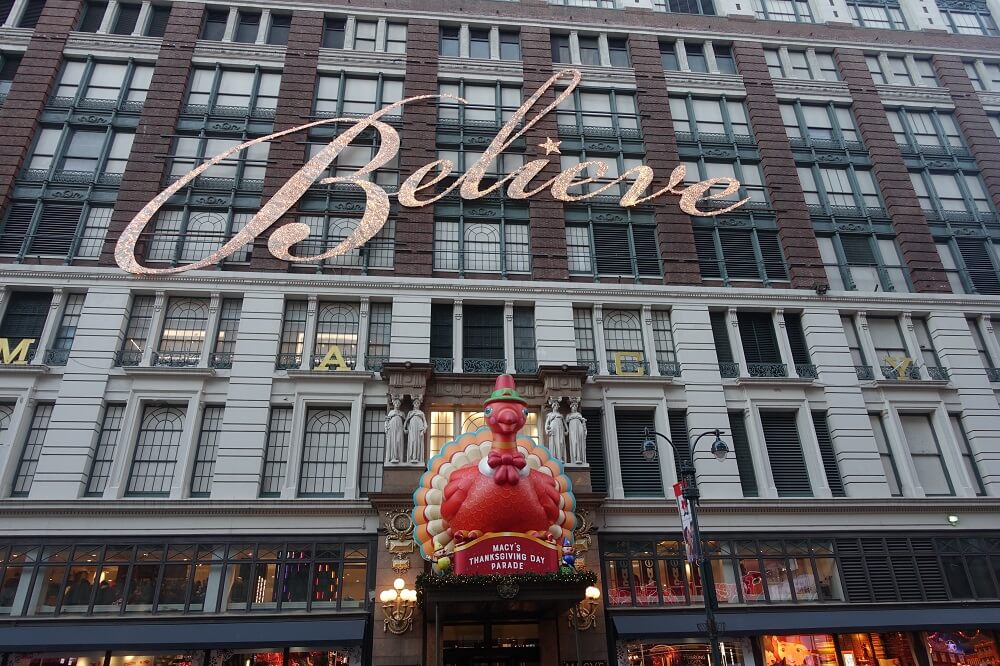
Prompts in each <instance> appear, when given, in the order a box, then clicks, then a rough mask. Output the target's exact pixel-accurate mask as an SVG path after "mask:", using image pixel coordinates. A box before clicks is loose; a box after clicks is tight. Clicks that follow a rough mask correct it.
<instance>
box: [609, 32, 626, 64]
mask: <svg viewBox="0 0 1000 666" xmlns="http://www.w3.org/2000/svg"><path fill="white" fill-rule="evenodd" d="M608 55H609V56H610V58H611V66H612V67H628V66H629V62H628V40H627V39H625V38H624V37H609V38H608Z"/></svg>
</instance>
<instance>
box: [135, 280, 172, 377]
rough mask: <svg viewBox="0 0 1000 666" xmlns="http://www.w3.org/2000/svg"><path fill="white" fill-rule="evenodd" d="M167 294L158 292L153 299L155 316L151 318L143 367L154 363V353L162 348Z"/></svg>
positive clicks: (143, 356) (143, 354) (143, 352)
mask: <svg viewBox="0 0 1000 666" xmlns="http://www.w3.org/2000/svg"><path fill="white" fill-rule="evenodd" d="M166 310H167V294H166V293H165V292H162V291H158V292H156V296H155V298H154V299H153V316H152V317H150V318H149V332H148V334H147V335H146V348H145V349H144V350H142V363H141V365H143V366H147V367H148V366H150V365H152V363H153V353H154V352H155V351H156V350H157V349H159V347H160V337H161V336H162V335H163V320H164V318H165V317H166V316H167V312H166Z"/></svg>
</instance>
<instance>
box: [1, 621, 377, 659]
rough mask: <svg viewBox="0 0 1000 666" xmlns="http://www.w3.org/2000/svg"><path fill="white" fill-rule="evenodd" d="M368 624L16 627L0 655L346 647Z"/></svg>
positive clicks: (5, 628) (6, 631) (7, 633)
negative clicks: (117, 650) (46, 652)
mask: <svg viewBox="0 0 1000 666" xmlns="http://www.w3.org/2000/svg"><path fill="white" fill-rule="evenodd" d="M367 621H368V616H365V615H363V616H351V617H344V618H323V619H308V620H289V619H280V618H274V619H264V618H246V619H239V620H231V621H223V622H212V621H208V620H198V621H195V622H192V621H185V622H129V621H122V620H119V621H108V622H88V623H77V622H73V623H69V622H57V621H51V620H47V621H39V622H14V623H10V624H3V625H0V652H5V651H18V652H37V651H42V650H44V651H57V650H62V649H67V650H68V649H72V650H107V649H135V650H153V649H171V650H172V649H175V648H176V649H181V648H192V649H197V648H228V647H250V648H252V647H290V646H309V647H312V646H327V645H346V644H354V643H360V642H361V641H362V640H363V639H364V636H365V624H366V623H367Z"/></svg>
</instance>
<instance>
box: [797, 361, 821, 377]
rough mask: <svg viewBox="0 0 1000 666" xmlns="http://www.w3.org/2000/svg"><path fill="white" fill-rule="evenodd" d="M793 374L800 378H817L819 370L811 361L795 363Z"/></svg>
mask: <svg viewBox="0 0 1000 666" xmlns="http://www.w3.org/2000/svg"><path fill="white" fill-rule="evenodd" d="M795 374H797V375H798V376H799V377H801V378H802V379H819V371H818V370H816V366H815V365H813V364H812V363H796V364H795Z"/></svg>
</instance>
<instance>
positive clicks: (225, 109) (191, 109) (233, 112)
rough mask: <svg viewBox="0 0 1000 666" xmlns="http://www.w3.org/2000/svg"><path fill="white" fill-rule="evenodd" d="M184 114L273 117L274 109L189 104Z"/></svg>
mask: <svg viewBox="0 0 1000 666" xmlns="http://www.w3.org/2000/svg"><path fill="white" fill-rule="evenodd" d="M183 113H184V114H186V115H199V116H220V117H225V118H264V119H273V118H274V109H267V108H256V109H252V110H251V109H250V108H249V107H246V106H225V105H220V104H216V105H214V106H209V105H208V104H188V105H187V106H185V107H184V111H183Z"/></svg>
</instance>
